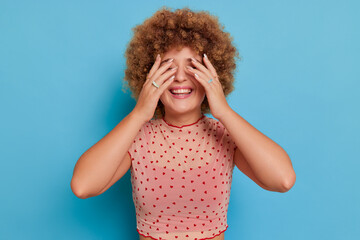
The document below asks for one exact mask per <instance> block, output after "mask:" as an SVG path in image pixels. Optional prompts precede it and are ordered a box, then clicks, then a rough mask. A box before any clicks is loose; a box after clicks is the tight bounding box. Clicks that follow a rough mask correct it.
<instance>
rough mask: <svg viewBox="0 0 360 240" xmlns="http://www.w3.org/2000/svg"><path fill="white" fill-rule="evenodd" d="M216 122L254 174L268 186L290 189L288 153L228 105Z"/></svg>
mask: <svg viewBox="0 0 360 240" xmlns="http://www.w3.org/2000/svg"><path fill="white" fill-rule="evenodd" d="M219 121H220V122H221V123H222V124H223V125H224V126H225V128H226V129H227V130H228V132H229V135H230V136H231V138H232V139H233V140H234V142H235V144H236V146H237V147H238V148H239V150H240V151H241V153H242V154H243V156H244V158H245V159H246V161H247V163H248V164H249V166H250V167H251V169H252V171H253V172H254V174H255V176H256V177H257V178H258V179H259V181H261V182H262V183H263V184H264V185H266V186H267V187H268V188H270V189H273V190H275V191H278V190H280V189H290V188H291V187H292V185H293V184H294V182H295V172H294V169H293V167H292V163H291V160H290V158H289V156H288V154H287V153H286V152H285V150H284V149H283V148H281V147H280V146H279V145H278V144H277V143H275V142H274V141H272V140H271V139H270V138H268V137H267V136H265V135H264V134H262V133H261V132H260V131H258V130H257V129H256V128H254V127H253V126H252V125H251V124H250V123H248V122H247V121H246V120H245V119H244V118H242V117H241V116H240V115H238V114H237V113H236V112H235V111H233V110H232V109H231V108H230V107H229V110H228V111H226V114H225V115H223V116H222V118H221V119H219Z"/></svg>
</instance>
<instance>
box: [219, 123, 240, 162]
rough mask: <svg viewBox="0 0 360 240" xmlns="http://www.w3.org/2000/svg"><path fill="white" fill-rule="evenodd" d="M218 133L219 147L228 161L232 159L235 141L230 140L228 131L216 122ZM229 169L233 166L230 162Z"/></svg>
mask: <svg viewBox="0 0 360 240" xmlns="http://www.w3.org/2000/svg"><path fill="white" fill-rule="evenodd" d="M218 128H219V130H218V133H219V135H220V145H221V149H222V150H221V152H223V153H224V155H226V156H228V157H229V159H230V160H233V159H234V154H235V150H236V148H237V146H236V144H235V141H234V140H233V139H232V138H231V136H230V133H229V131H228V130H227V129H226V128H225V126H224V125H223V124H222V123H221V122H220V121H218ZM231 162H232V164H231V167H232V168H233V167H234V166H235V163H234V162H233V161H231Z"/></svg>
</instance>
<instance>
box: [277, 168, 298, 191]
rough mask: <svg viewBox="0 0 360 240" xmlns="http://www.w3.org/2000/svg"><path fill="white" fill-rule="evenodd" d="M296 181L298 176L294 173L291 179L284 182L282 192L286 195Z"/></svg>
mask: <svg viewBox="0 0 360 240" xmlns="http://www.w3.org/2000/svg"><path fill="white" fill-rule="evenodd" d="M295 181H296V174H295V172H294V171H293V172H292V173H291V174H290V176H289V177H287V178H286V179H285V180H283V182H282V185H281V186H282V190H281V191H280V192H282V193H285V192H288V191H289V190H290V189H291V188H292V187H293V186H294V184H295Z"/></svg>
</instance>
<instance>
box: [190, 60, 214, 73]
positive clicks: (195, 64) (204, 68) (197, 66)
mask: <svg viewBox="0 0 360 240" xmlns="http://www.w3.org/2000/svg"><path fill="white" fill-rule="evenodd" d="M191 63H192V64H193V65H194V66H195V67H196V68H197V69H198V70H200V71H202V72H203V73H204V74H206V75H207V76H208V77H211V72H210V71H209V69H207V68H206V67H205V66H204V65H202V64H201V63H200V62H198V61H196V59H195V58H191Z"/></svg>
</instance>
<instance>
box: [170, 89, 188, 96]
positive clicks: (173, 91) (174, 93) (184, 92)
mask: <svg viewBox="0 0 360 240" xmlns="http://www.w3.org/2000/svg"><path fill="white" fill-rule="evenodd" d="M192 91H193V90H192V89H190V90H185V91H183V90H182V91H175V90H169V92H170V93H171V94H172V95H175V96H185V95H189V94H191V93H192Z"/></svg>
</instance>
